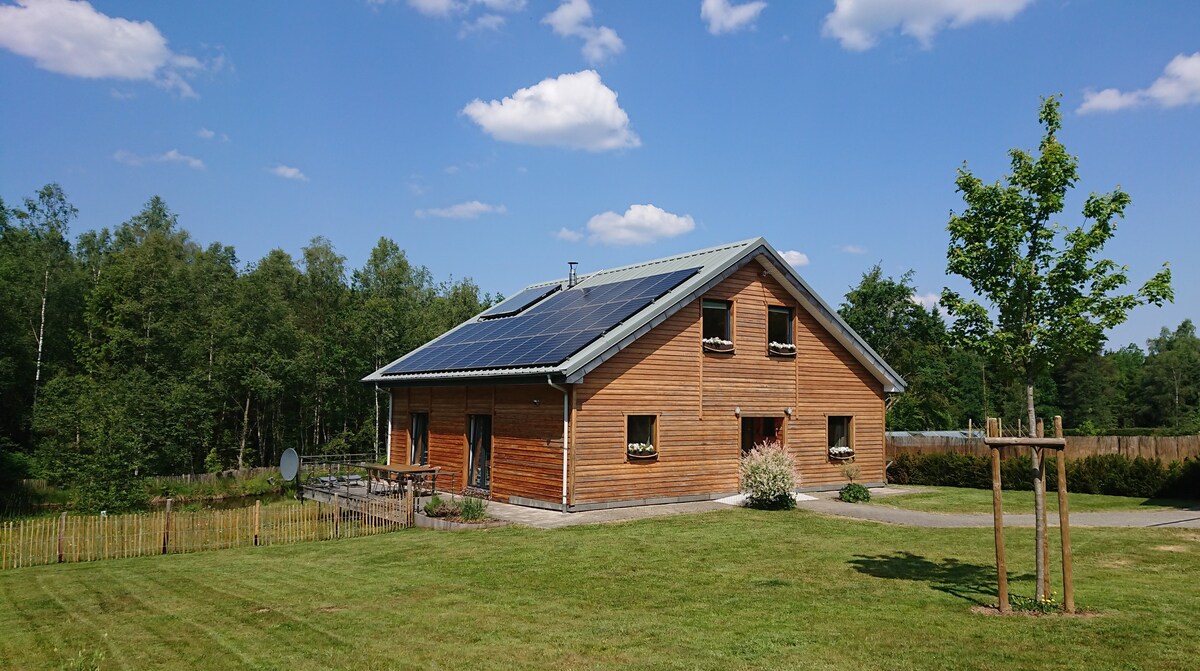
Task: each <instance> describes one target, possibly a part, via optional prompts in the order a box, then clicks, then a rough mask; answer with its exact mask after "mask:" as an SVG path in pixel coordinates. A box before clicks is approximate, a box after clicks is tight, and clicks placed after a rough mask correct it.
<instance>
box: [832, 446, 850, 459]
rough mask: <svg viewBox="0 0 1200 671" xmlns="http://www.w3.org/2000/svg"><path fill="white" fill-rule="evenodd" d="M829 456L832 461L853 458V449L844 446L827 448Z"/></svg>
mask: <svg viewBox="0 0 1200 671" xmlns="http://www.w3.org/2000/svg"><path fill="white" fill-rule="evenodd" d="M829 456H830V457H832V458H834V459H849V458H850V457H853V456H854V448H853V447H846V446H845V445H837V446H835V447H831V448H829Z"/></svg>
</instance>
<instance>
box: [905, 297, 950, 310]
mask: <svg viewBox="0 0 1200 671" xmlns="http://www.w3.org/2000/svg"><path fill="white" fill-rule="evenodd" d="M941 299H942V296H941V294H935V293H928V294H913V295H911V296H909V297H908V300H910V301H912V302H914V303H916V304H917V305H920V306H921V307H923V308H925V309H926V310H932V309H933V308H935V307H937V304H938V301H939V300H941Z"/></svg>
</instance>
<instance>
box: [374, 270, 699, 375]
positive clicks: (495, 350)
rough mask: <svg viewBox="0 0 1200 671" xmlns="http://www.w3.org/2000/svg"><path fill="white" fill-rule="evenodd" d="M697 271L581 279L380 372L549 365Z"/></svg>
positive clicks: (447, 337) (462, 330) (461, 330)
mask: <svg viewBox="0 0 1200 671" xmlns="http://www.w3.org/2000/svg"><path fill="white" fill-rule="evenodd" d="M699 270H700V269H699V268H690V269H688V270H677V271H675V272H670V273H663V274H661V275H652V276H649V277H641V278H637V279H632V280H624V281H621V282H611V283H609V284H600V285H596V286H587V282H586V281H585V282H584V283H583V284H581V285H579V286H576V287H574V288H572V289H567V290H565V291H559V292H557V293H555V294H553V295H552V296H550V297H549V298H547V299H545V300H543V301H541V302H540V303H537V304H536V305H534V306H533V307H532V308H530V309H528V310H525V311H524V312H521V313H520V314H517V315H516V316H513V317H505V318H503V319H488V320H483V321H475V322H471V323H468V324H464V325H463V326H462V327H460V328H459V329H457V330H455V331H453V332H451V333H448V334H446V335H445V336H443V337H442V338H440V339H438V340H435V341H434V342H431V343H429V344H428V345H426V346H424V347H422V348H420V349H418V350H417V351H415V352H413V353H412V354H411V355H409V356H408V357H406V358H405V359H404V360H403V361H400V362H398V363H396V364H395V365H393V366H391V367H389V368H388V369H387V370H385V371H384V372H383V374H384V375H400V374H407V373H433V372H442V371H451V370H483V369H489V368H518V367H524V366H554V365H557V364H560V363H562V362H563V361H566V360H567V359H568V358H570V357H571V355H573V354H575V353H576V352H578V351H579V350H581V349H583V348H584V347H586V346H587V345H588V344H589V343H591V342H592V341H593V340H595V339H596V338H599V337H600V336H602V335H604V334H605V333H607V332H608V331H611V330H612V329H613V328H615V327H616V326H618V325H619V324H620V323H621V322H623V321H625V320H626V319H629V318H630V317H632V316H633V315H635V314H637V313H638V312H639V311H641V310H642V309H643V308H645V307H646V306H648V305H650V304H651V303H653V302H654V301H655V300H657V299H659V298H661V297H662V296H663V295H665V294H666V293H667V292H669V291H671V290H672V289H674V288H675V287H677V286H679V285H680V284H682V283H683V281H684V280H686V279H688V278H689V277H691V276H692V275H695V274H696V273H697V272H698V271H699ZM522 293H524V292H522ZM518 295H520V294H518Z"/></svg>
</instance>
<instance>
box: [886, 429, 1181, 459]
mask: <svg viewBox="0 0 1200 671" xmlns="http://www.w3.org/2000/svg"><path fill="white" fill-rule="evenodd" d="M1005 435H1010V434H1009V433H1007V432H1006V434H1005ZM1011 435H1017V434H1011ZM1066 440H1067V448H1066V455H1067V457H1068V458H1070V459H1082V458H1084V457H1089V456H1092V455H1098V454H1123V455H1125V456H1127V457H1131V458H1132V457H1145V458H1147V459H1160V460H1162V461H1163V463H1170V462H1172V461H1181V460H1183V459H1195V458H1197V457H1200V436H1067V439H1066ZM939 453H941V454H944V453H954V454H973V455H975V456H980V457H986V456H989V451H988V447H987V446H986V445H984V444H983V436H982V432H979V433H977V434H976V435H974V436H970V437H968V436H965V435H964V436H962V437H957V436H954V437H951V436H928V435H921V434H919V433H917V434H908V435H905V434H901V435H896V434H888V436H887V458H888V459H894V458H896V456H898V455H901V454H939ZM1025 453H1026V451H1025V450H1006V451H1005V454H1004V457H1005V458H1009V457H1013V456H1017V455H1019V454H1025Z"/></svg>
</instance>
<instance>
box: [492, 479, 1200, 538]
mask: <svg viewBox="0 0 1200 671" xmlns="http://www.w3.org/2000/svg"><path fill="white" fill-rule="evenodd" d="M919 491H923V490H922V489H921V488H917V487H883V488H880V489H873V490H871V495H872V496H873V497H886V496H898V495H900V494H914V493H917V492H919ZM836 496H837V492H819V493H815V494H813V495H812V496H798V497H797V498H798V499H799V500H798V501H797V503H796V507H797V508H799V509H801V510H811V511H813V512H816V513H822V514H825V515H836V516H838V517H849V518H853V519H859V520H869V521H872V522H882V523H886V524H901V525H904V526H913V527H928V528H933V529H955V528H982V527H990V526H992V515H991V513H926V512H920V511H915V510H902V509H900V508H891V507H888V506H877V505H871V504H863V503H843V502H841V501H838V500H836V498H835V497H836ZM730 507H731V506H730V505H729V504H728V503H721V502H718V501H696V502H693V503H665V504H660V505H655V506H635V507H630V508H609V509H607V510H588V511H584V512H579V513H562V512H558V511H555V510H542V509H540V508H528V507H525V506H515V505H512V504H508V503H500V502H497V501H492V502H490V503H489V504H488V514H490V515H491V516H492V517H494V518H496V519H501V520H505V521H508V522H512V523H514V524H521V525H524V526H529V527H535V528H538V529H558V528H561V527H568V526H574V525H577V524H598V523H603V522H624V521H628V520H638V519H645V518H649V517H663V516H667V515H685V514H689V513H703V512H709V511H713V510H729V509H730ZM1047 521H1048V522H1049V523H1050V525H1051V526H1056V525H1057V524H1058V514H1057V513H1053V512H1052V513H1050V514H1048V515H1047ZM1004 525H1005V526H1017V527H1032V526H1033V514H1032V513H1017V514H1005V516H1004ZM1071 526H1078V527H1159V528H1185V529H1200V510H1145V511H1142V510H1130V511H1117V512H1105V513H1071Z"/></svg>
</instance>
